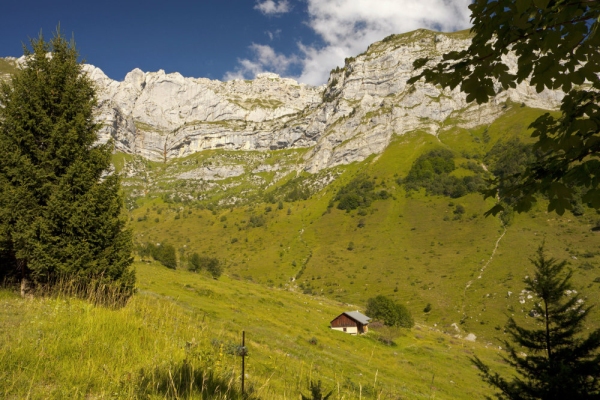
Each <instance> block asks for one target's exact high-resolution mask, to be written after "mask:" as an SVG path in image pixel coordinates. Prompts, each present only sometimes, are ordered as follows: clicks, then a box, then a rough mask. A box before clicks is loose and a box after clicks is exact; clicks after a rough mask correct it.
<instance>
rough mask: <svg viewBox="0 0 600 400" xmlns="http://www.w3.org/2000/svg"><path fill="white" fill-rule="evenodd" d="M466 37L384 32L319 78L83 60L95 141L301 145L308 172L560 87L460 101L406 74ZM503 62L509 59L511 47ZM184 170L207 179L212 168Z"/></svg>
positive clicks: (160, 149)
mask: <svg viewBox="0 0 600 400" xmlns="http://www.w3.org/2000/svg"><path fill="white" fill-rule="evenodd" d="M469 43H470V37H469V35H468V33H465V32H456V33H450V34H446V33H437V32H432V31H427V30H417V31H413V32H409V33H405V34H401V35H393V36H390V37H388V38H386V39H384V40H383V41H381V42H377V43H374V44H372V45H371V46H370V47H369V49H368V50H367V51H366V52H365V53H363V54H361V55H358V56H356V57H352V58H350V59H347V60H346V63H345V65H344V67H343V68H336V69H335V70H333V71H332V72H331V75H330V78H329V81H328V84H327V85H324V86H321V87H312V86H308V85H305V84H299V83H297V82H296V81H294V80H292V79H286V78H281V77H279V76H278V75H275V74H270V73H267V74H261V75H258V76H257V78H256V79H254V80H252V81H243V80H233V81H229V82H220V81H217V80H209V79H203V78H200V79H195V78H184V77H183V76H181V75H180V74H178V73H172V74H166V73H165V72H164V71H162V70H160V71H158V72H142V71H141V70H139V69H135V70H133V71H131V72H130V73H129V74H127V76H126V77H125V79H124V80H123V81H122V82H117V81H114V80H112V79H110V78H108V77H107V76H106V75H105V74H104V73H103V72H102V71H101V70H100V69H98V68H96V67H93V66H91V65H87V66H86V67H85V70H86V72H87V73H88V74H89V76H90V77H91V78H92V79H93V80H94V81H95V82H96V83H97V85H98V88H99V110H98V120H99V121H100V122H101V123H102V126H103V127H102V131H101V141H107V140H108V139H110V138H112V139H113V140H114V142H115V143H116V148H117V150H119V151H122V152H126V153H132V154H138V155H141V156H143V157H145V158H148V159H152V160H167V159H171V158H174V157H183V156H187V155H189V154H192V153H194V152H199V151H203V150H207V149H217V148H223V149H227V150H238V151H243V150H274V149H285V148H309V149H310V150H309V151H308V152H307V153H306V155H305V157H304V159H303V160H302V165H300V166H299V168H300V169H304V170H306V171H308V172H311V173H316V172H318V171H320V170H323V169H325V168H329V167H333V166H336V165H340V164H348V163H352V162H355V161H362V160H364V159H365V158H367V157H368V156H370V155H372V154H378V153H380V152H382V151H383V150H384V149H385V148H386V146H387V145H388V144H389V143H390V140H391V138H392V136H393V135H403V134H405V133H407V132H410V131H414V130H423V131H426V132H429V133H431V134H432V135H437V134H438V133H439V132H441V131H443V130H444V129H448V128H450V127H453V126H460V127H466V128H469V127H474V126H480V125H486V124H489V123H491V122H492V121H493V120H494V119H496V118H497V117H498V116H499V115H500V114H501V113H502V112H503V110H504V108H505V105H506V102H507V101H511V102H515V103H523V104H525V105H527V106H530V107H535V108H542V109H556V108H557V107H558V105H559V104H560V101H561V100H562V97H563V93H562V92H553V91H544V92H542V93H536V92H535V90H534V89H533V88H532V87H530V86H529V85H527V84H526V83H523V84H521V85H518V86H517V87H516V88H515V89H510V90H506V91H504V92H501V93H500V94H498V95H497V96H496V97H495V98H494V99H492V100H491V101H490V102H489V103H487V104H485V105H482V106H478V105H476V104H467V102H466V96H465V95H464V94H463V93H461V92H460V91H459V90H458V89H456V90H454V91H450V90H442V89H441V88H439V87H436V86H433V85H430V84H425V83H423V82H417V83H415V84H414V85H407V84H406V81H407V80H408V79H409V78H410V77H411V76H413V75H414V74H415V72H416V71H415V70H414V69H413V62H414V60H416V59H417V58H420V57H425V56H429V57H432V58H433V60H432V61H431V64H430V65H432V64H433V63H435V62H437V61H438V60H440V59H441V56H442V55H443V54H444V53H446V52H448V51H452V50H460V49H464V48H465V47H467V46H468V45H469ZM507 62H508V63H509V65H511V66H512V69H513V70H515V69H516V60H515V59H514V57H513V58H511V57H510V56H509V57H508V59H507ZM221 172H223V171H221ZM223 173H224V172H223ZM235 173H237V171H229V172H227V173H224V175H225V176H227V175H229V174H235ZM192 175H193V176H194V177H198V178H202V177H203V178H204V179H209V180H210V179H215V178H216V177H219V176H221V173H220V172H219V173H217V172H215V171H212V172H211V171H204V172H197V173H194V174H192ZM186 177H187V175H186ZM190 178H193V177H192V176H190Z"/></svg>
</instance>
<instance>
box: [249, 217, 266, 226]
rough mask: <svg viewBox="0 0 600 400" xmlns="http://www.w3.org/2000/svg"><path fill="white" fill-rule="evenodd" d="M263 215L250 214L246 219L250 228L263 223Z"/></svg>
mask: <svg viewBox="0 0 600 400" xmlns="http://www.w3.org/2000/svg"><path fill="white" fill-rule="evenodd" d="M265 222H266V221H265V217H264V216H262V215H251V216H250V219H249V220H248V226H249V227H251V228H258V227H260V226H263V225H264V224H265Z"/></svg>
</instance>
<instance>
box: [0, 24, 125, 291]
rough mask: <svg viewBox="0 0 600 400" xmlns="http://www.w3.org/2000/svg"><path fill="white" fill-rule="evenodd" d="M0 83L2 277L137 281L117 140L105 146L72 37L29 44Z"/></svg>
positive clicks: (90, 89)
mask: <svg viewBox="0 0 600 400" xmlns="http://www.w3.org/2000/svg"><path fill="white" fill-rule="evenodd" d="M24 53H25V57H26V65H25V66H24V67H23V68H22V69H21V70H20V71H19V72H18V73H17V74H15V75H14V76H13V77H12V80H11V81H10V82H3V83H1V85H0V154H2V157H0V265H2V266H1V267H0V268H1V269H0V274H3V275H4V276H13V277H19V278H21V279H23V282H25V281H27V280H31V281H32V282H34V283H51V282H52V281H53V280H55V279H57V278H65V277H67V278H73V279H77V280H79V281H81V280H83V281H86V280H88V281H89V280H91V279H94V280H96V281H98V280H99V281H101V282H104V283H107V282H112V283H114V282H116V283H117V284H118V285H121V286H122V287H123V288H125V289H128V290H130V289H132V288H133V284H134V281H135V275H134V272H133V271H132V270H131V269H130V265H131V263H132V257H131V250H132V238H131V232H130V231H129V230H127V229H125V222H124V220H123V218H122V216H121V206H122V200H121V197H120V195H119V188H120V182H119V177H118V175H117V174H115V173H112V172H111V164H110V162H111V151H112V144H111V143H106V144H98V143H97V141H98V130H99V128H100V126H99V125H98V124H97V123H96V122H95V121H94V107H95V106H96V104H97V101H96V94H95V87H94V84H93V82H92V81H91V80H90V78H89V77H88V76H87V74H86V73H85V72H84V71H83V65H82V64H81V63H80V62H78V52H77V51H76V49H75V44H74V42H73V41H71V42H68V41H66V40H65V39H64V37H63V36H62V35H61V34H60V32H57V34H56V35H55V36H54V38H53V39H51V40H50V41H49V42H46V41H44V38H43V36H41V35H40V36H39V38H38V39H37V40H32V41H31V50H29V49H28V48H25V49H24Z"/></svg>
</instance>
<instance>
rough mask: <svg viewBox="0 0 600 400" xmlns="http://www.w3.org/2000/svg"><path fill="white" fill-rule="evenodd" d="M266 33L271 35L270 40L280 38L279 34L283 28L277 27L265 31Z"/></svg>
mask: <svg viewBox="0 0 600 400" xmlns="http://www.w3.org/2000/svg"><path fill="white" fill-rule="evenodd" d="M265 35H267V36H268V37H269V40H273V39H279V35H281V29H276V30H275V31H274V32H271V31H265Z"/></svg>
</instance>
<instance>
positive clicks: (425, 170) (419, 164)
mask: <svg viewBox="0 0 600 400" xmlns="http://www.w3.org/2000/svg"><path fill="white" fill-rule="evenodd" d="M466 168H468V169H471V170H472V171H474V172H475V173H476V175H474V176H465V177H463V178H462V179H461V178H458V177H456V176H452V175H449V174H450V173H451V172H452V171H454V170H455V169H456V165H455V163H454V155H453V153H452V152H451V151H450V150H446V149H437V150H432V151H430V152H429V153H426V154H423V155H422V156H420V157H419V158H417V160H416V161H415V162H414V163H413V165H412V167H411V169H410V171H409V173H408V175H407V176H406V178H404V179H401V178H399V179H398V180H397V182H398V184H402V183H404V185H405V188H406V191H407V194H408V193H409V192H411V191H416V190H419V189H421V188H424V189H425V191H426V193H427V194H428V195H441V196H448V197H452V198H459V197H462V196H464V195H466V194H468V193H472V192H476V191H479V190H480V189H482V188H483V187H484V180H483V172H484V171H483V168H481V167H480V166H478V165H477V164H475V163H473V162H472V161H471V162H469V163H467V166H466Z"/></svg>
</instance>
